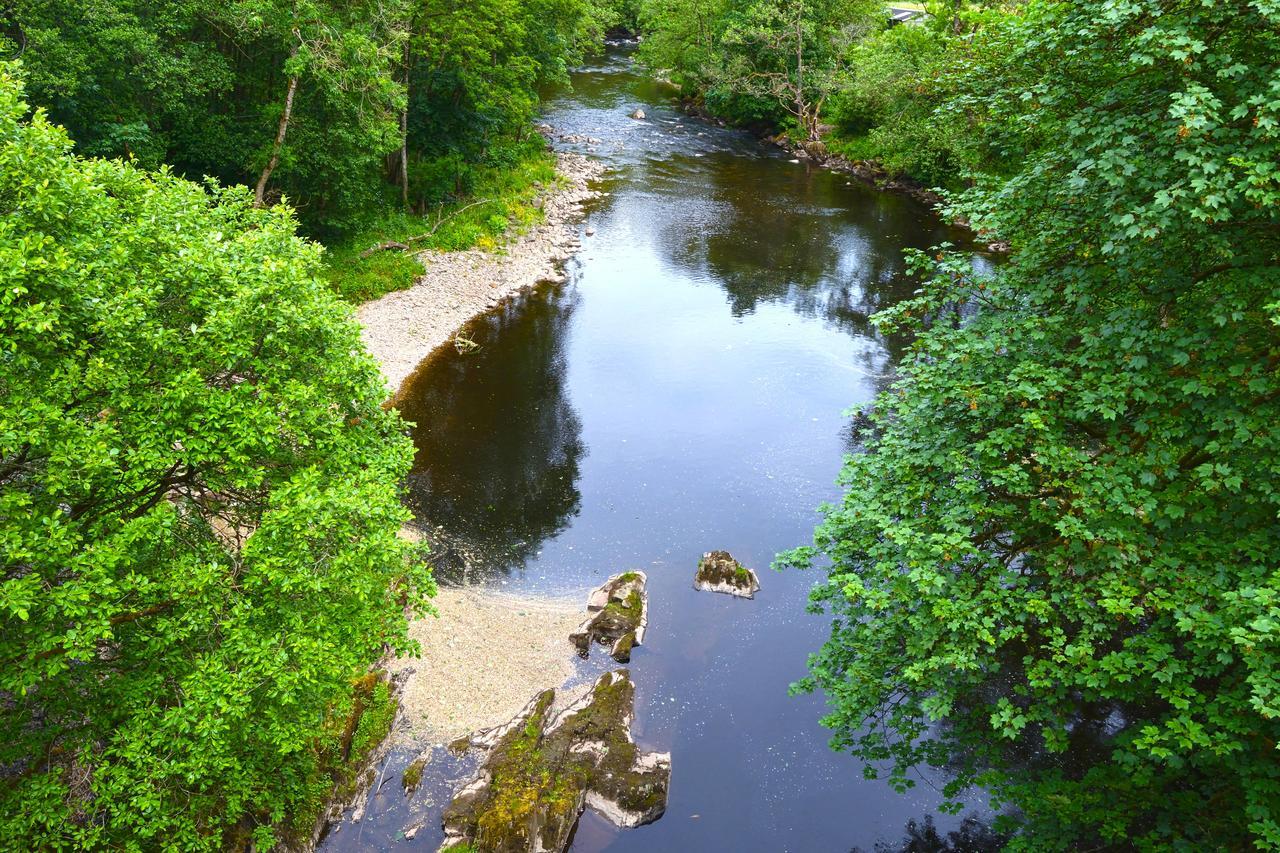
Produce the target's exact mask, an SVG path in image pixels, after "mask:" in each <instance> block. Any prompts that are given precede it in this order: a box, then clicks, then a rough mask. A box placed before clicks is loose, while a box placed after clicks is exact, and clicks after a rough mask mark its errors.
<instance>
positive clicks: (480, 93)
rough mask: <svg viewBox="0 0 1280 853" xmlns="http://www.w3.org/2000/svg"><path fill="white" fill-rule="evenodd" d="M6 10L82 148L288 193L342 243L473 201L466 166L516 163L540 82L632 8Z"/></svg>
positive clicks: (563, 1)
mask: <svg viewBox="0 0 1280 853" xmlns="http://www.w3.org/2000/svg"><path fill="white" fill-rule="evenodd" d="M12 15H13V17H14V19H15V20H16V21H17V22H19V23H20V24H21V25H22V27H23V29H24V32H26V33H27V34H28V35H29V37H30V45H29V49H28V50H27V51H26V54H25V56H26V61H27V62H28V69H27V75H28V79H29V88H30V92H31V97H32V100H33V101H34V102H35V103H36V104H38V105H41V106H44V107H46V108H47V109H48V110H49V111H50V115H51V116H52V117H53V119H54V120H55V121H57V122H59V123H61V124H63V125H64V126H66V127H67V128H68V130H69V131H70V133H71V136H72V138H73V139H75V141H76V144H77V146H78V149H79V151H80V152H81V153H83V154H88V155H94V156H104V157H117V156H119V157H126V158H130V157H131V158H135V159H136V160H137V162H138V163H140V164H141V165H143V166H146V167H148V168H154V167H157V166H159V165H161V164H168V165H170V166H172V167H173V168H174V170H175V171H176V172H177V173H178V174H181V175H184V176H187V177H190V178H192V179H200V178H202V177H204V176H213V177H216V178H218V179H219V181H221V182H222V183H224V184H233V183H246V184H249V185H255V184H257V183H258V182H259V181H262V182H263V200H264V202H266V203H274V202H275V201H276V200H279V199H280V198H282V197H284V198H287V199H288V200H289V203H290V204H291V205H292V206H293V207H294V208H295V209H297V211H298V214H299V216H300V218H301V220H302V222H303V224H304V225H305V227H306V228H307V231H308V233H309V234H311V235H313V236H316V237H319V238H322V239H325V240H331V241H335V242H340V241H341V240H342V239H343V238H346V237H349V236H351V235H352V234H353V233H354V232H356V231H358V230H360V229H361V228H363V227H365V226H367V224H368V221H369V219H370V217H371V212H372V211H379V210H382V209H385V208H386V207H388V206H390V205H391V203H392V200H393V199H394V200H395V202H396V206H397V208H398V209H400V210H402V211H405V212H410V211H417V212H419V213H421V212H424V211H427V210H431V209H433V208H434V207H435V206H436V205H437V204H438V203H439V202H441V201H456V200H457V199H459V198H461V197H462V196H464V195H467V194H468V193H469V192H470V191H471V188H470V186H469V183H468V182H469V179H470V176H469V172H470V171H471V170H472V169H476V168H479V169H481V170H483V169H486V168H491V167H492V168H498V167H501V166H502V164H503V163H504V162H507V163H509V164H511V165H514V164H515V163H518V162H519V161H520V160H521V159H522V158H523V157H524V156H525V155H526V148H527V146H528V144H529V142H530V130H529V126H528V125H529V120H530V119H531V118H532V117H533V116H534V114H535V112H536V109H537V104H538V91H539V87H540V86H542V85H543V84H545V83H547V82H549V81H552V80H560V79H563V78H564V76H565V74H566V70H567V68H568V67H569V66H570V65H571V64H572V63H574V62H576V61H578V60H579V59H580V58H581V56H582V54H583V52H584V50H586V49H588V48H589V47H591V46H592V45H594V44H597V43H598V42H599V39H600V38H601V37H602V35H603V32H604V30H605V29H607V28H609V27H613V26H617V25H619V22H620V21H624V20H626V19H629V17H630V16H632V15H633V13H632V12H631V11H630V7H629V5H628V4H627V3H626V2H620V0H480V2H471V0H468V2H461V0H425V2H423V3H411V2H408V0H378V2H373V1H372V0H356V2H345V1H344V2H336V1H335V0H303V2H293V0H290V2H288V3H285V2H281V0H231V2H223V3H216V2H211V0H98V2H94V3H91V4H88V5H85V4H82V3H78V2H72V0H16V5H15V6H14V8H13V10H12ZM535 141H536V140H535ZM402 149H403V156H401V154H402ZM402 162H404V163H407V165H408V169H407V171H408V172H409V178H410V180H409V184H410V186H408V187H407V191H406V189H405V188H401V186H400V185H401V184H402V183H403V181H402V179H403V177H404V175H403V172H404V171H405V170H404V169H402V166H401V164H402ZM406 208H407V210H406Z"/></svg>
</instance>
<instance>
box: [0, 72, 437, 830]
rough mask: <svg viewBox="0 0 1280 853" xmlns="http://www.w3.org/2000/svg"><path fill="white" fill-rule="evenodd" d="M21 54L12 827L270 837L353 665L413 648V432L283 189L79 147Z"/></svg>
mask: <svg viewBox="0 0 1280 853" xmlns="http://www.w3.org/2000/svg"><path fill="white" fill-rule="evenodd" d="M14 74H15V71H14V68H13V66H12V65H9V66H6V67H4V68H3V69H2V70H0V205H2V206H3V208H4V210H5V212H6V215H5V217H4V218H3V219H2V220H0V341H2V342H3V343H0V393H2V394H3V398H4V406H3V409H2V410H0V566H2V567H3V568H2V571H3V576H2V580H0V659H2V660H3V662H4V665H3V668H2V669H0V697H3V699H2V702H3V704H2V705H0V741H2V744H0V767H3V768H4V777H5V779H4V782H3V785H2V786H0V846H3V847H5V848H6V849H57V848H68V847H70V848H90V847H92V848H107V847H110V848H120V849H144V848H153V847H159V846H169V845H173V846H177V847H183V848H191V849H213V848H218V847H220V846H222V845H224V844H225V843H227V842H228V841H229V840H230V838H231V837H232V835H233V834H234V833H241V834H243V833H246V832H251V833H252V835H253V837H254V838H255V840H256V841H257V843H258V844H259V845H260V846H268V845H269V844H270V842H271V841H272V838H273V827H274V826H275V825H276V824H278V822H279V821H281V820H282V819H283V818H284V817H285V816H286V815H288V814H289V813H290V812H291V811H293V810H294V809H296V808H297V807H298V806H299V805H300V804H301V803H303V802H305V801H306V800H308V798H310V797H313V796H314V792H315V784H316V782H317V779H316V774H317V772H318V766H317V765H318V762H319V760H320V759H319V757H318V756H319V755H320V754H321V753H322V752H323V749H324V746H325V741H324V738H325V737H326V736H329V737H332V736H333V729H334V726H335V725H337V726H339V728H340V726H341V724H342V721H344V720H345V719H346V717H347V712H348V711H349V709H350V704H351V697H352V679H353V678H354V677H356V676H358V675H360V674H362V673H363V672H364V671H365V670H366V668H367V667H368V666H369V665H370V664H371V663H373V662H374V661H375V660H376V659H377V658H379V657H380V656H381V655H382V654H383V653H384V651H386V650H388V649H389V650H391V651H395V652H407V651H410V650H411V643H410V642H409V640H408V639H407V635H406V619H405V617H406V611H409V612H415V611H421V610H422V609H423V608H425V607H426V596H428V595H429V594H430V593H431V591H432V583H431V578H430V574H429V572H428V571H427V570H426V568H425V567H424V566H422V564H421V562H420V561H419V560H416V559H411V554H410V552H409V551H408V550H407V546H405V545H404V544H403V543H401V542H400V541H399V539H398V538H397V535H396V534H397V531H398V529H399V527H400V525H401V523H402V522H403V520H404V519H405V517H406V513H405V511H404V510H403V508H402V506H401V504H400V500H399V495H398V491H397V483H398V481H399V480H400V478H401V477H402V476H403V474H404V473H405V472H406V470H407V469H408V467H409V464H410V461H411V456H412V446H411V444H410V442H409V441H408V439H407V438H406V437H405V435H404V429H403V425H402V424H401V423H400V421H399V418H398V416H397V415H396V414H395V413H394V412H392V411H387V410H383V408H382V406H381V403H382V401H383V400H384V399H385V397H386V388H385V387H384V384H383V382H382V381H381V379H380V376H379V373H378V370H377V368H376V366H375V365H374V364H373V362H372V360H371V359H370V358H369V357H368V356H367V355H365V354H363V352H362V349H361V345H360V339H359V334H358V330H357V327H356V325H355V324H354V322H353V321H352V319H351V317H350V314H349V312H348V310H347V309H346V308H345V307H344V306H342V305H341V304H340V303H339V302H338V301H337V300H336V299H335V298H334V297H333V296H331V295H330V294H329V292H328V290H327V288H326V287H325V286H324V285H322V284H321V283H320V281H319V280H318V279H317V277H316V272H317V269H318V266H319V258H320V248H319V247H318V246H315V245H314V244H308V243H306V242H304V241H302V240H300V239H298V238H297V237H296V236H295V235H294V221H293V217H292V213H291V212H290V211H289V210H288V209H287V208H286V207H284V206H276V207H273V208H270V209H255V208H254V206H253V204H252V196H251V194H250V192H249V191H248V190H247V189H245V188H232V189H222V188H219V187H218V186H216V185H215V184H212V183H210V184H209V185H208V186H207V187H204V188H202V187H200V186H198V185H195V184H191V183H189V182H186V181H183V180H181V179H179V178H176V177H174V176H172V175H170V174H168V173H167V172H164V171H161V172H159V173H152V172H146V171H143V170H140V169H138V168H136V167H134V166H132V165H129V164H127V163H123V162H121V161H118V160H117V161H103V160H92V159H81V158H77V157H75V156H72V155H71V154H70V153H69V149H70V143H69V141H68V139H67V137H66V135H65V133H64V132H63V131H62V130H61V129H60V128H58V127H56V126H54V125H52V124H51V123H50V122H49V121H48V120H47V119H46V117H45V115H44V113H43V112H42V111H39V110H37V111H36V112H35V114H34V117H33V118H31V119H30V120H29V121H27V120H24V118H23V117H24V116H25V115H27V113H28V107H27V105H26V104H25V103H24V102H23V101H22V100H21V87H20V85H19V84H18V83H17V81H16V79H15V76H14Z"/></svg>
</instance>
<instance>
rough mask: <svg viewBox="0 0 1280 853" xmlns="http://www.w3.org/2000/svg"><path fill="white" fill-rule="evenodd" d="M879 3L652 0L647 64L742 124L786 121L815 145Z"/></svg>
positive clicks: (645, 18)
mask: <svg viewBox="0 0 1280 853" xmlns="http://www.w3.org/2000/svg"><path fill="white" fill-rule="evenodd" d="M882 8H883V7H882V6H881V4H880V3H879V2H878V0H720V2H717V3H713V4H710V5H707V4H701V3H678V4H671V3H666V2H658V0H649V2H647V3H645V4H644V5H643V6H642V7H641V23H642V24H643V26H644V27H645V29H646V31H647V32H648V33H649V36H650V37H649V38H648V39H647V40H646V41H645V43H644V44H643V45H642V48H641V58H642V59H643V60H644V61H645V62H647V63H648V64H649V65H650V66H651V67H653V68H655V69H658V70H659V71H661V72H662V73H665V74H667V75H668V76H670V77H671V78H672V80H673V81H674V82H676V83H677V84H679V85H681V86H684V87H687V88H689V89H691V90H692V92H693V93H699V94H702V95H703V96H704V97H705V99H706V102H707V105H708V106H709V107H710V108H711V110H712V111H713V112H716V113H719V114H724V115H727V116H728V117H730V118H733V119H735V120H737V121H754V120H761V119H764V120H773V121H779V120H782V121H787V122H789V123H791V124H792V125H794V126H795V127H796V128H798V130H799V132H800V133H801V134H802V135H803V136H804V138H806V139H809V140H816V139H817V138H818V125H819V119H820V114H821V111H822V105H823V102H824V101H825V100H826V98H827V97H828V96H829V95H830V94H831V92H832V91H833V90H834V88H835V85H836V82H837V80H838V75H839V71H840V69H841V68H842V66H843V64H844V61H845V58H846V57H847V55H848V50H849V46H850V45H851V44H852V43H853V42H854V41H855V40H856V39H857V38H858V37H860V35H861V34H862V33H863V32H864V31H866V30H867V29H868V28H870V27H872V26H873V25H874V22H875V21H876V20H877V19H878V18H877V16H878V15H881V14H882Z"/></svg>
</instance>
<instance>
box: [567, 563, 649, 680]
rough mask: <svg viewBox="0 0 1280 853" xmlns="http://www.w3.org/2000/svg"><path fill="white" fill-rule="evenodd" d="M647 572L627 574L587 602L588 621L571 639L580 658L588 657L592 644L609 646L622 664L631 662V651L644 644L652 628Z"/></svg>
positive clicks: (615, 578)
mask: <svg viewBox="0 0 1280 853" xmlns="http://www.w3.org/2000/svg"><path fill="white" fill-rule="evenodd" d="M646 581H647V578H646V577H645V574H644V572H623V573H622V574H620V575H614V576H613V577H611V578H609V579H608V580H607V581H605V582H604V583H602V584H601V585H600V586H598V587H596V588H595V589H594V590H593V591H592V593H591V596H590V598H588V599H587V618H586V619H584V620H583V622H582V624H581V625H579V626H578V629H577V630H576V631H574V632H573V633H572V634H570V635H569V640H570V642H572V643H573V644H574V645H575V646H577V647H578V654H579V655H581V656H582V657H584V658H585V657H587V655H589V654H590V653H591V644H592V643H600V644H601V645H607V646H609V654H610V655H612V656H613V659H614V660H616V661H617V662H618V663H627V662H629V661H630V660H631V649H632V647H633V646H638V645H640V644H641V643H643V642H644V630H645V627H646V626H647V625H648V624H649V594H648V593H647V592H646V591H645V582H646Z"/></svg>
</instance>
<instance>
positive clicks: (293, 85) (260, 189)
mask: <svg viewBox="0 0 1280 853" xmlns="http://www.w3.org/2000/svg"><path fill="white" fill-rule="evenodd" d="M297 55H298V48H296V47H295V48H294V49H293V52H292V53H291V54H289V58H290V59H293V58H294V57H296V56H297ZM297 91H298V78H297V77H296V76H294V77H290V78H289V90H288V91H287V92H286V93H285V96H284V112H283V113H281V114H280V126H279V127H277V128H276V141H275V144H274V145H272V146H271V159H270V160H268V161H267V165H266V167H265V168H264V169H263V170H262V174H261V175H259V176H258V186H257V188H256V189H254V191H253V206H254V207H263V206H264V202H263V198H264V197H265V196H266V193H267V181H269V180H271V173H272V172H274V171H275V169H276V166H278V165H279V164H280V149H281V148H282V147H284V135H285V134H286V133H288V131H289V117H290V116H291V115H292V114H293V95H294V93H295V92H297Z"/></svg>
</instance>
